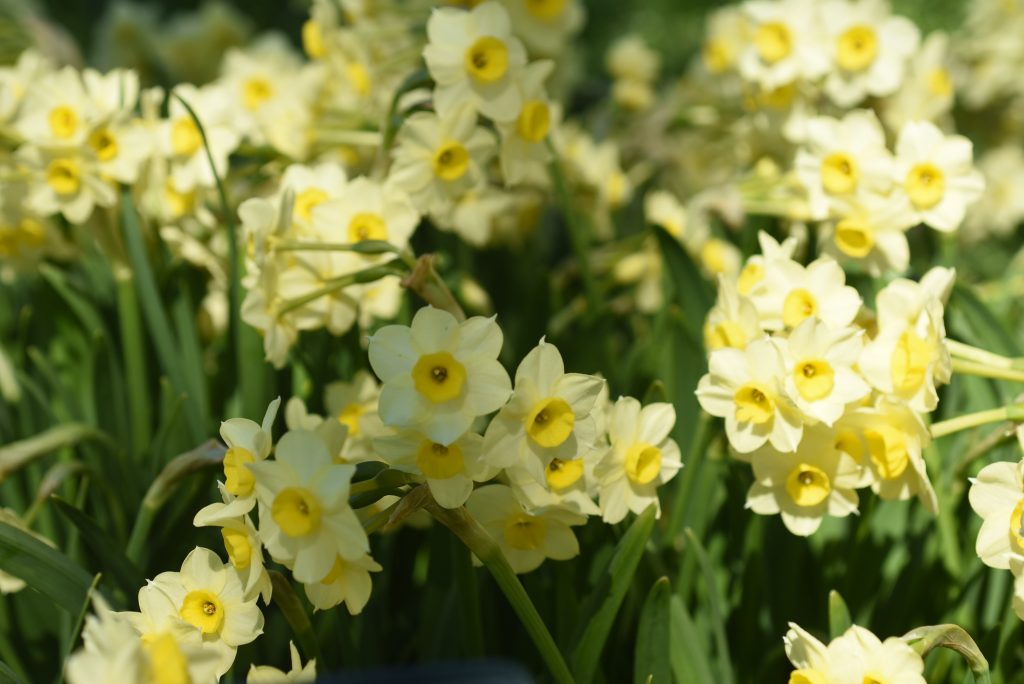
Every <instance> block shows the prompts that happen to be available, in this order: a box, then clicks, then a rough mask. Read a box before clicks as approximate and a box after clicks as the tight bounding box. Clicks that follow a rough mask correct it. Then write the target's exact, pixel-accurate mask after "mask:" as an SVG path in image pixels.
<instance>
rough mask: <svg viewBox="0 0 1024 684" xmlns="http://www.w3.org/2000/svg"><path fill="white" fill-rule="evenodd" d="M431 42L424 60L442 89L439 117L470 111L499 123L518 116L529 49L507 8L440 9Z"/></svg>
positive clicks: (437, 99) (437, 94) (431, 23)
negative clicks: (515, 31) (513, 30)
mask: <svg viewBox="0 0 1024 684" xmlns="http://www.w3.org/2000/svg"><path fill="white" fill-rule="evenodd" d="M427 38H428V39H429V41H430V42H429V43H428V44H427V46H426V47H425V48H424V49H423V59H424V60H425V61H426V63H427V68H428V69H429V70H430V75H431V76H432V77H433V79H434V81H435V82H436V83H437V88H436V89H435V90H434V103H435V105H436V107H437V109H438V111H441V112H450V111H454V110H455V109H456V108H458V107H462V106H465V105H468V106H470V107H472V108H473V109H474V110H475V111H479V112H480V113H481V114H483V115H484V116H486V117H487V118H489V119H492V120H494V121H511V120H513V119H515V118H516V116H518V115H519V110H520V109H521V108H522V106H523V99H522V95H521V93H520V91H519V87H518V85H519V78H520V76H521V74H522V70H523V67H524V66H525V65H526V48H524V47H523V44H522V43H521V42H520V41H519V39H518V38H516V37H515V36H513V35H512V33H511V27H510V24H509V17H508V12H507V11H505V8H504V7H502V6H501V5H500V4H499V3H497V2H484V3H482V4H480V5H477V6H476V7H474V8H473V9H472V10H470V11H468V12H465V11H462V10H459V9H454V8H448V7H442V8H440V9H435V10H434V11H433V13H432V14H431V15H430V19H429V20H428V21H427Z"/></svg>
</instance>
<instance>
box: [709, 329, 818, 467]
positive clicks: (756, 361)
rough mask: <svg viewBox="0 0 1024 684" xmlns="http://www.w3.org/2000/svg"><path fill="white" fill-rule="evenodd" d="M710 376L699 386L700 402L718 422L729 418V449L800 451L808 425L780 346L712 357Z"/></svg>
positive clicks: (761, 343)
mask: <svg viewBox="0 0 1024 684" xmlns="http://www.w3.org/2000/svg"><path fill="white" fill-rule="evenodd" d="M708 367H709V372H708V373H707V374H706V375H704V377H702V378H701V379H700V383H698V385H697V400H698V401H699V402H700V405H701V407H702V408H703V409H704V410H705V411H707V412H708V413H710V414H711V415H713V416H718V417H719V418H725V433H726V435H727V436H728V438H729V444H731V445H732V447H733V448H734V449H736V451H738V452H740V453H749V452H751V451H754V450H755V449H759V448H760V447H762V446H763V445H764V443H765V442H770V443H771V445H772V446H773V447H774V448H775V449H777V450H779V451H782V452H791V451H794V450H795V449H796V447H797V445H798V444H799V443H800V438H801V436H802V435H803V421H802V419H801V417H800V413H799V411H798V410H797V408H796V406H795V405H794V404H793V401H792V400H791V399H790V398H789V396H788V395H787V394H786V391H785V385H784V382H785V378H786V376H787V373H786V366H785V361H784V359H783V358H782V354H781V352H780V351H779V348H778V346H777V345H776V344H775V342H773V341H772V340H771V339H769V338H761V339H759V340H755V341H753V342H751V343H750V344H748V345H747V346H746V348H745V349H733V348H730V347H727V348H723V349H718V350H716V351H713V352H711V356H710V357H709V359H708Z"/></svg>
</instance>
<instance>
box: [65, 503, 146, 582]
mask: <svg viewBox="0 0 1024 684" xmlns="http://www.w3.org/2000/svg"><path fill="white" fill-rule="evenodd" d="M50 500H51V501H52V502H53V504H54V505H55V506H56V507H57V510H58V511H60V512H61V514H63V515H64V517H65V518H67V519H68V520H70V521H71V523H72V524H73V525H74V526H75V527H77V528H78V531H79V532H81V533H82V539H83V540H84V541H85V544H86V546H88V547H89V549H90V550H91V551H92V552H93V554H94V555H95V556H96V558H97V559H98V560H99V561H100V563H102V566H103V569H104V570H105V571H106V572H107V573H108V574H109V575H110V577H112V578H114V580H115V581H116V582H117V583H118V584H119V585H120V586H121V588H122V589H123V590H124V592H125V594H127V595H128V596H134V595H135V592H137V591H138V590H139V587H141V586H142V585H143V584H145V583H146V578H145V577H144V576H143V574H142V572H141V571H140V570H139V568H138V567H137V566H136V565H135V564H134V563H132V562H131V561H130V560H128V557H127V556H125V555H124V552H123V551H122V550H121V546H120V545H119V544H115V543H114V540H113V539H111V537H110V535H109V534H107V533H106V532H104V531H103V530H102V529H100V527H99V525H97V524H96V521H95V520H93V519H92V518H90V517H89V516H88V515H86V514H85V513H83V512H82V511H80V510H79V509H77V508H75V507H74V506H72V505H71V504H70V503H68V502H67V501H64V500H63V499H61V498H60V497H56V496H55V497H52V498H51V499H50Z"/></svg>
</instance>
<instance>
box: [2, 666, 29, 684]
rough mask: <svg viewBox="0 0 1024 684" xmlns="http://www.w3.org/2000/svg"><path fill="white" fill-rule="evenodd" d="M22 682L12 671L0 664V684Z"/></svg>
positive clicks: (21, 683)
mask: <svg viewBox="0 0 1024 684" xmlns="http://www.w3.org/2000/svg"><path fill="white" fill-rule="evenodd" d="M24 681H25V680H23V679H22V678H21V677H19V676H18V675H17V674H16V673H15V672H14V670H12V669H11V668H9V667H7V666H6V665H4V664H3V663H2V662H0V684H24Z"/></svg>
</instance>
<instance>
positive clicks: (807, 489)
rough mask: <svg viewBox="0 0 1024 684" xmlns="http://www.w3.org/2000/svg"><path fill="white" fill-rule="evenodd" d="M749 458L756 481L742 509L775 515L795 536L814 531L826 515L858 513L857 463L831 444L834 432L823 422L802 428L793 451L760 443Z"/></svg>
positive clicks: (860, 477)
mask: <svg viewBox="0 0 1024 684" xmlns="http://www.w3.org/2000/svg"><path fill="white" fill-rule="evenodd" d="M750 462H751V465H752V466H753V468H754V480H755V481H754V484H752V485H751V486H750V490H749V491H748V492H747V508H749V509H750V510H752V511H754V512H755V513H757V514H758V515H775V514H776V513H778V514H780V515H781V516H782V522H783V523H784V524H785V525H786V529H788V530H789V531H790V532H792V533H793V534H795V535H799V536H801V537H807V536H809V535H811V534H813V533H814V532H815V531H816V530H817V529H818V527H819V526H820V525H821V520H822V518H823V517H824V516H826V515H829V516H832V517H837V518H841V517H844V516H847V515H850V514H851V513H856V512H857V492H856V488H857V487H859V486H862V484H863V474H862V470H861V467H860V466H859V465H858V464H857V462H856V461H854V460H853V459H852V458H851V457H850V456H849V454H847V453H846V452H844V451H840V450H839V449H837V448H836V446H835V435H834V433H833V432H832V430H830V429H829V428H827V427H825V426H823V425H815V426H809V427H807V428H806V429H805V431H804V435H803V439H802V440H801V441H800V446H799V447H798V448H797V450H796V451H795V452H794V453H783V452H780V451H778V450H776V449H773V448H771V447H770V446H765V447H763V448H761V449H759V450H757V451H755V452H754V453H752V454H751V455H750Z"/></svg>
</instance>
